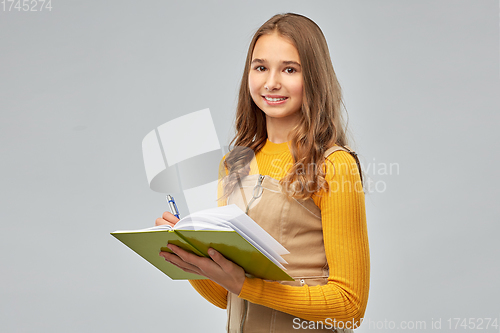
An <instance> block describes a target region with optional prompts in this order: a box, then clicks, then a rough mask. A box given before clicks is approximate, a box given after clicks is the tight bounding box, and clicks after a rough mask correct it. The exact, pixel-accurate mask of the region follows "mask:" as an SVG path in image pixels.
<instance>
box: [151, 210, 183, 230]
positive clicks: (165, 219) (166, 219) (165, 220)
mask: <svg viewBox="0 0 500 333" xmlns="http://www.w3.org/2000/svg"><path fill="white" fill-rule="evenodd" d="M177 222H179V219H178V218H177V217H175V215H174V214H172V213H170V212H165V213H163V215H162V217H159V218H157V219H156V222H155V225H157V226H158V225H164V224H168V225H170V226H171V227H173V226H174V225H175V224H176V223H177Z"/></svg>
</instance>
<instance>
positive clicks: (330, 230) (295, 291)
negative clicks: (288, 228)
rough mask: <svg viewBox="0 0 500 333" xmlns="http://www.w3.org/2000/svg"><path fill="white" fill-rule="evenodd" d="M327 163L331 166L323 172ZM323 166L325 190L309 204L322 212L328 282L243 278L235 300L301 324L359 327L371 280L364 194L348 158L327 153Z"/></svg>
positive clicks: (354, 166) (351, 159) (346, 155)
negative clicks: (302, 283) (288, 282)
mask: <svg viewBox="0 0 500 333" xmlns="http://www.w3.org/2000/svg"><path fill="white" fill-rule="evenodd" d="M329 162H332V163H333V166H334V167H331V164H330V167H328V164H329ZM326 164H327V175H326V180H327V181H328V183H329V185H330V190H329V191H328V193H325V192H323V193H322V195H318V196H315V197H313V199H314V201H315V203H316V204H317V205H318V207H319V208H321V217H322V225H323V238H324V243H325V252H326V258H327V261H328V265H329V268H330V271H329V278H328V283H327V284H326V285H323V286H311V287H309V286H307V285H306V286H301V287H295V286H287V285H282V284H280V283H278V282H269V281H264V280H262V279H257V278H246V279H245V283H244V284H243V288H242V290H241V293H240V295H239V297H240V298H243V299H246V300H248V301H250V302H252V303H257V304H260V305H264V306H267V307H270V308H273V309H276V310H279V311H282V312H286V313H289V314H291V315H293V316H296V317H299V318H302V319H305V320H311V321H323V322H325V320H326V319H327V318H330V320H333V319H335V320H336V321H337V322H339V321H342V322H344V323H347V322H350V323H351V324H350V325H353V323H354V324H355V325H356V326H358V325H359V324H360V320H361V319H362V317H363V315H364V312H365V309H366V304H367V301H368V289H369V279H370V275H369V274H370V259H369V249H368V233H367V226H366V214H365V204H364V193H363V189H362V185H361V182H360V175H359V172H358V169H357V165H356V162H355V160H354V158H353V157H352V156H351V155H350V154H349V153H346V152H343V151H340V152H336V153H334V154H331V155H330V156H329V158H328V159H327V162H326ZM346 327H348V326H346ZM351 327H352V326H351Z"/></svg>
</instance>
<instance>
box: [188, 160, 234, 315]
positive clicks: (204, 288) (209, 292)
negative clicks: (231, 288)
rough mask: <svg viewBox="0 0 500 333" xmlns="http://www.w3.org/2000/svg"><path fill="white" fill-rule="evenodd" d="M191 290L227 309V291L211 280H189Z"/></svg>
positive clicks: (221, 173)
mask: <svg viewBox="0 0 500 333" xmlns="http://www.w3.org/2000/svg"><path fill="white" fill-rule="evenodd" d="M223 162H224V159H222V161H221V163H220V164H219V185H218V186H217V198H220V197H221V195H222V185H221V182H220V180H221V179H222V178H223V176H225V175H226V170H225V168H224V163H223ZM217 203H218V206H224V205H225V204H226V203H225V201H224V200H218V202H217ZM189 283H191V285H192V286H193V288H194V289H195V290H196V291H197V292H198V293H199V294H200V295H201V296H203V298H205V299H206V300H207V301H209V302H210V303H212V304H213V305H215V306H217V307H219V308H221V309H225V308H226V307H227V290H226V289H225V288H224V287H222V286H220V285H219V284H217V283H215V282H213V281H211V280H189Z"/></svg>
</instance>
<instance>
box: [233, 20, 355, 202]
mask: <svg viewBox="0 0 500 333" xmlns="http://www.w3.org/2000/svg"><path fill="white" fill-rule="evenodd" d="M275 32H277V33H278V34H279V35H280V36H282V37H285V38H287V39H288V40H290V41H291V42H292V43H293V45H294V46H295V47H296V49H297V51H298V53H299V58H300V62H301V67H302V75H303V86H304V92H303V93H304V97H303V102H302V108H301V110H300V121H299V123H298V125H297V126H296V127H295V128H294V129H293V130H292V131H291V132H290V134H289V140H290V150H291V153H292V156H293V159H294V162H295V163H294V165H293V166H292V167H291V168H290V170H289V172H288V174H287V176H285V177H284V178H283V179H282V180H281V184H282V185H284V188H285V190H287V192H288V194H289V195H290V196H292V197H295V198H297V199H307V198H309V197H311V195H312V194H313V193H314V192H315V191H317V190H321V189H324V190H328V183H327V182H326V181H325V179H324V176H325V170H324V169H325V168H324V161H325V159H324V156H323V154H324V152H325V151H326V150H327V149H328V148H330V147H332V146H333V145H339V146H345V145H347V137H346V129H345V127H344V126H345V125H344V121H343V116H342V110H343V109H342V106H343V101H342V92H341V88H340V84H339V82H338V80H337V76H336V75H335V71H334V70H333V65H332V61H331V59H330V53H329V50H328V45H327V43H326V39H325V37H324V35H323V33H322V31H321V29H320V28H319V27H318V25H316V23H314V22H313V21H312V20H310V19H309V18H307V17H305V16H302V15H299V14H293V13H287V14H278V15H275V16H273V17H272V18H271V19H269V20H268V21H267V22H266V23H264V24H263V25H262V26H261V27H260V28H259V29H258V30H257V32H256V33H255V34H254V36H253V38H252V40H251V42H250V46H249V48H248V53H247V57H246V61H245V69H244V71H243V77H242V79H241V85H240V91H239V97H238V106H237V111H236V124H235V125H236V135H235V137H234V138H233V140H232V141H231V145H232V146H234V147H247V148H249V149H251V150H252V151H253V153H257V152H258V151H259V150H260V149H262V147H263V146H264V145H265V143H266V139H267V131H266V116H265V114H264V112H262V111H261V110H260V109H259V108H258V107H257V105H256V104H255V103H254V101H253V100H252V97H251V95H250V88H249V82H248V75H249V71H250V69H251V61H252V55H253V50H254V47H255V44H256V42H257V40H258V39H259V38H260V37H261V36H262V35H265V34H272V33H275ZM242 151H244V149H243V150H242V149H235V150H233V151H231V153H229V154H228V155H227V157H226V159H225V161H224V166H225V167H226V168H227V170H228V172H229V174H228V176H227V178H226V179H225V182H224V184H225V185H224V196H227V195H229V194H230V193H231V192H232V190H233V189H234V187H235V186H236V184H237V181H238V179H239V178H240V177H242V176H245V175H246V174H245V173H247V172H248V168H245V165H247V163H248V162H249V158H251V156H250V155H252V154H242V153H241V152H242ZM304 166H313V168H310V167H307V172H304ZM310 184H315V186H313V190H312V191H311V186H310Z"/></svg>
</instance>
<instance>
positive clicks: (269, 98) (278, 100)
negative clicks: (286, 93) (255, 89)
mask: <svg viewBox="0 0 500 333" xmlns="http://www.w3.org/2000/svg"><path fill="white" fill-rule="evenodd" d="M263 97H264V99H265V100H266V101H269V102H280V101H284V100H285V99H287V98H288V97H267V96H263Z"/></svg>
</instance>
